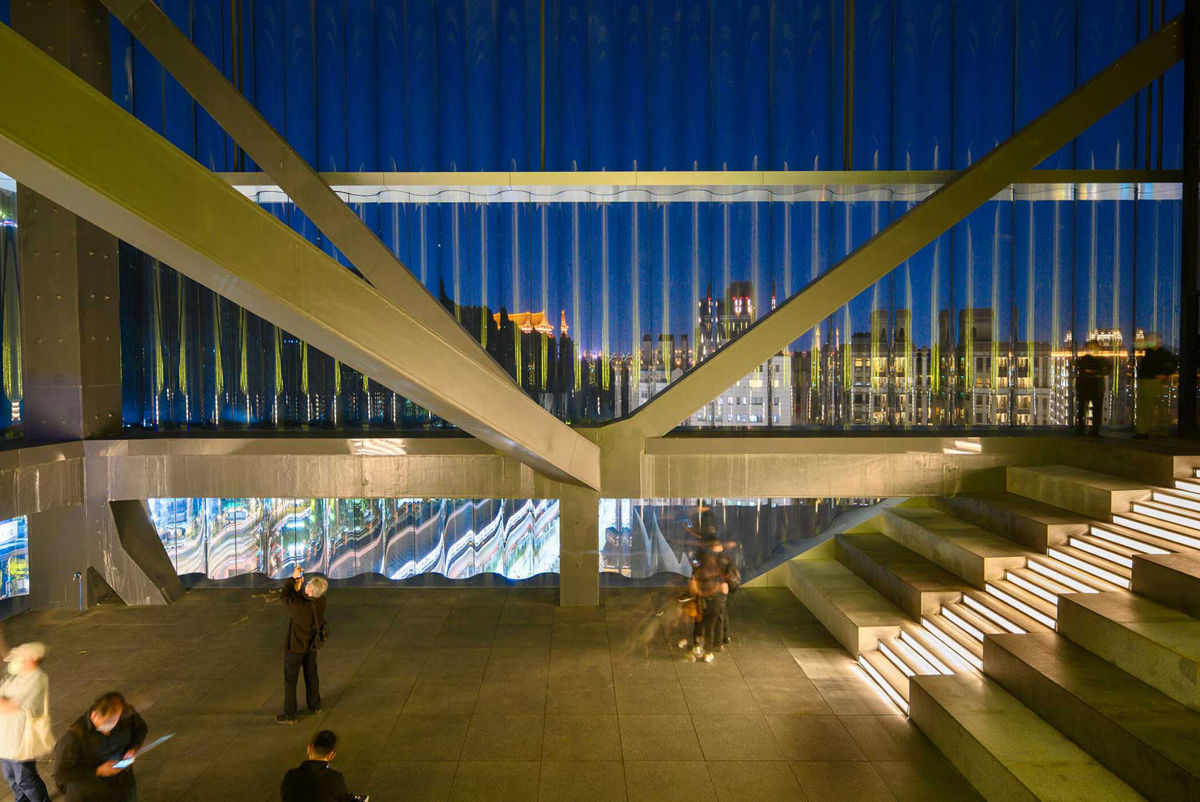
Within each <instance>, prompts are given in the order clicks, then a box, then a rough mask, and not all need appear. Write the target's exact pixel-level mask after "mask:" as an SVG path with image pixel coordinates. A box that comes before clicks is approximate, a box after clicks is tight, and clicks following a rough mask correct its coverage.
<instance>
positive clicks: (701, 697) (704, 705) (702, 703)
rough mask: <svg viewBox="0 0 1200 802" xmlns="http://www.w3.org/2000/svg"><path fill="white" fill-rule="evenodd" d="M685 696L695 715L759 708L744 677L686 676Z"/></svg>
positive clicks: (684, 683) (690, 710)
mask: <svg viewBox="0 0 1200 802" xmlns="http://www.w3.org/2000/svg"><path fill="white" fill-rule="evenodd" d="M681 686H682V688H683V698H684V700H685V701H686V702H687V706H688V711H689V712H690V713H691V714H692V715H693V716H715V715H736V714H742V713H751V712H755V711H756V710H757V702H755V700H754V694H752V693H751V692H750V688H749V687H748V686H747V685H746V682H745V681H744V680H742V679H711V678H707V677H705V678H696V677H694V676H692V677H689V678H686V679H684V680H683V682H682V683H681Z"/></svg>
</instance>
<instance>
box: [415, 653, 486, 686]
mask: <svg viewBox="0 0 1200 802" xmlns="http://www.w3.org/2000/svg"><path fill="white" fill-rule="evenodd" d="M491 651H492V650H491V647H490V646H489V647H487V648H478V647H476V648H453V649H449V648H447V649H433V650H431V651H430V652H429V657H428V659H426V660H425V665H424V667H422V669H421V676H420V679H423V680H436V681H438V682H482V681H483V672H484V669H485V668H486V667H487V663H488V658H489V656H490V655H491Z"/></svg>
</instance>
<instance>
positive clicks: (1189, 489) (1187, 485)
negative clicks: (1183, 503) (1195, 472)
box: [1175, 479, 1200, 495]
mask: <svg viewBox="0 0 1200 802" xmlns="http://www.w3.org/2000/svg"><path fill="white" fill-rule="evenodd" d="M1175 489H1176V490H1182V491H1183V492H1185V493H1194V494H1196V495H1200V482H1191V481H1188V480H1187V479H1176V480H1175Z"/></svg>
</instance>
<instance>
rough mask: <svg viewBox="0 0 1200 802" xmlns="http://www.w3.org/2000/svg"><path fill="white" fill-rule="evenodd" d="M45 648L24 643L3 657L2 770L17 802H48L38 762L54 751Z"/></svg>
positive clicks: (0, 687)
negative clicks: (6, 670)
mask: <svg viewBox="0 0 1200 802" xmlns="http://www.w3.org/2000/svg"><path fill="white" fill-rule="evenodd" d="M45 657H46V647H45V646H43V645H42V644H40V643H22V644H21V645H20V646H17V647H16V648H14V649H12V650H11V651H9V652H8V654H6V655H5V656H4V661H5V662H6V663H8V674H7V675H6V676H5V677H4V681H3V682H0V770H2V771H3V773H4V781H5V782H7V783H8V787H9V788H11V789H12V792H13V799H14V800H15V802H49V800H50V793H49V791H47V790H46V783H44V782H43V781H42V778H41V777H40V776H39V775H38V770H37V758H39V757H42V756H43V755H47V754H49V753H50V752H52V751H54V736H53V735H51V733H50V680H49V678H47V676H46V672H45V671H42V668H41V666H42V660H43V659H44V658H45Z"/></svg>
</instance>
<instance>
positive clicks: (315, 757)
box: [279, 730, 362, 802]
mask: <svg viewBox="0 0 1200 802" xmlns="http://www.w3.org/2000/svg"><path fill="white" fill-rule="evenodd" d="M337 746H338V737H337V735H336V734H335V733H333V732H332V731H331V730H320V731H319V732H318V733H317V734H316V735H314V736H313V737H312V740H311V741H309V742H308V759H307V760H305V761H304V762H303V763H301V764H300V765H299V766H297V767H296V768H294V769H292V770H290V771H289V772H288V773H287V774H285V775H283V784H282V785H280V786H279V799H280V802H350V800H355V799H361V798H362V797H356V796H351V794H350V792H349V791H347V790H346V778H345V777H343V776H342V773H341V772H340V771H337V770H335V769H332V768H330V767H329V762H330V761H331V760H333V756H334V755H336V754H337Z"/></svg>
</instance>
